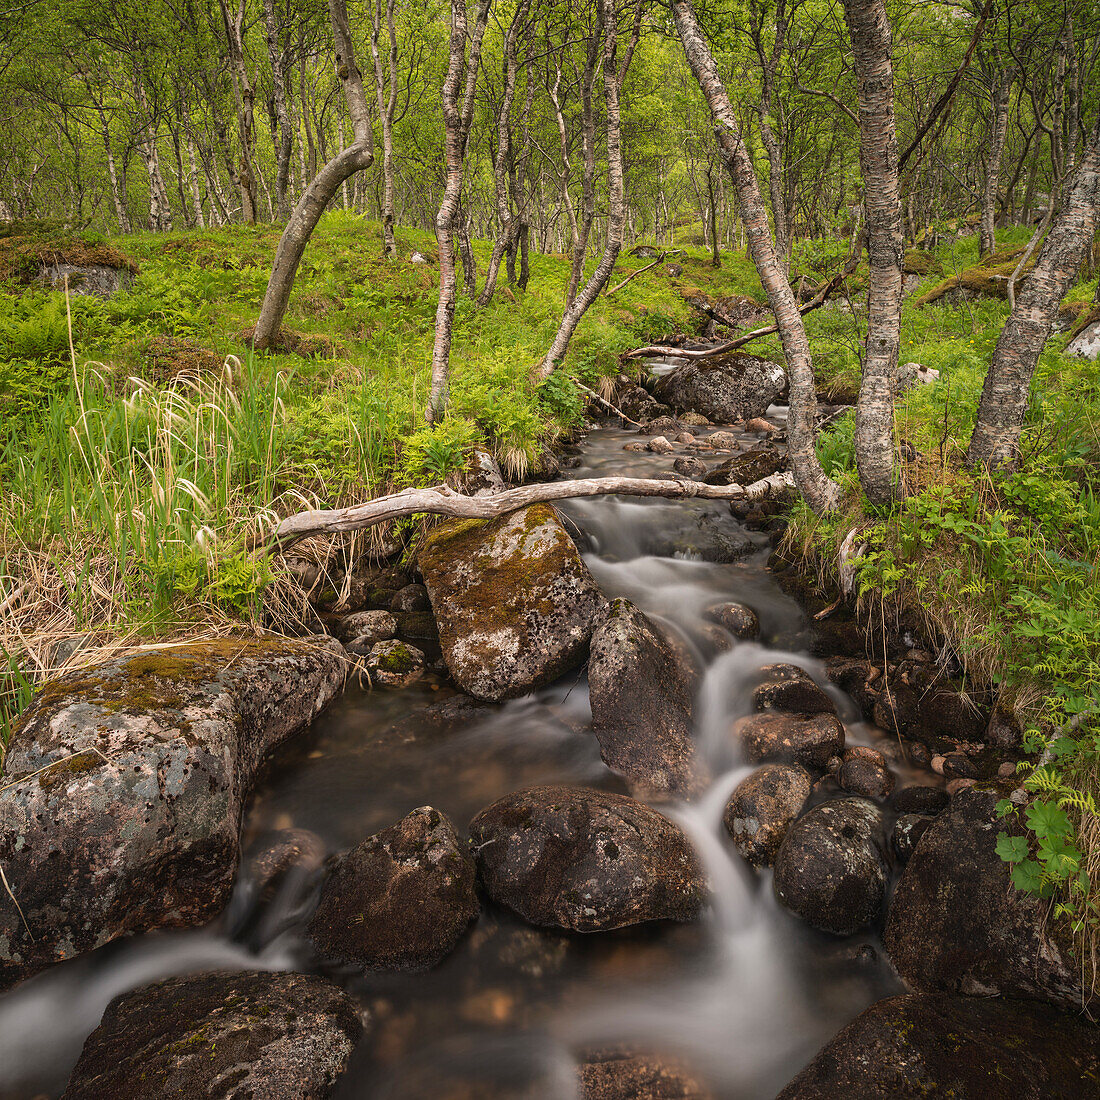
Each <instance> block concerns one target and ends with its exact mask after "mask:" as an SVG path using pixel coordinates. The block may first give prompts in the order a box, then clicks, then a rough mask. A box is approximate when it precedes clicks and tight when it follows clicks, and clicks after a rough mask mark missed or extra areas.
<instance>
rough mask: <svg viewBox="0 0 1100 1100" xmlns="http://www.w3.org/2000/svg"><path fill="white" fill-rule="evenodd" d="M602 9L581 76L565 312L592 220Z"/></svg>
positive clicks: (573, 297)
mask: <svg viewBox="0 0 1100 1100" xmlns="http://www.w3.org/2000/svg"><path fill="white" fill-rule="evenodd" d="M603 20H604V16H603V8H602V6H601V5H599V4H597V5H596V24H595V26H594V27H593V28H592V34H591V36H590V37H589V39H588V50H587V53H586V57H585V64H584V72H583V74H582V76H581V165H582V167H581V217H580V225H579V233H578V234H577V236H576V238H575V239H574V243H573V263H572V265H571V268H570V272H569V286H568V287H567V288H566V291H565V306H566V309H572V307H573V302H574V301H575V300H576V297H577V291H578V290H579V289H580V285H581V280H582V279H583V278H584V261H585V258H586V257H587V255H588V238H589V237H590V236H591V234H592V223H593V221H595V218H596V112H595V107H594V105H593V103H592V87H593V84H594V82H595V79H596V69H597V67H598V66H599V63H600V57H601V56H602V49H601V47H602V42H603V29H604V24H603Z"/></svg>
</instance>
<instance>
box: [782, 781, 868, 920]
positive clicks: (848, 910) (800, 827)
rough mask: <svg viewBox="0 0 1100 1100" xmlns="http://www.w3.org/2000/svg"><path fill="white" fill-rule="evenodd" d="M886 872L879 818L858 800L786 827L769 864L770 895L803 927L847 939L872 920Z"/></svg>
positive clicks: (818, 810) (824, 807) (835, 803)
mask: <svg viewBox="0 0 1100 1100" xmlns="http://www.w3.org/2000/svg"><path fill="white" fill-rule="evenodd" d="M888 872H889V868H888V865H887V862H886V856H885V838H884V836H883V823H882V813H881V812H880V810H879V809H878V807H877V806H875V805H874V803H872V802H868V801H866V800H865V799H862V798H838V799H833V800H831V801H829V802H823V803H821V805H820V806H815V807H814V808H813V809H812V810H810V812H809V813H808V814H806V815H805V816H804V817H801V818H799V819H798V821H796V822H795V823H794V825H793V826H791V829H790V831H789V832H788V833H787V835H786V836H785V837H784V838H783V843H782V844H781V845H780V848H779V855H778V856H777V857H776V861H775V896H776V897H777V898H778V899H779V901H780V903H781V904H782V905H783V906H784V907H785V908H787V909H789V910H790V911H791V912H792V913H794V914H796V915H797V916H799V917H801V918H802V919H803V920H804V921H806V923H807V924H811V925H813V926H814V928H820V929H821V930H822V931H824V932H832V933H834V934H835V935H838V936H847V935H850V934H851V933H853V932H858V931H859V930H860V929H861V928H866V927H867V926H868V925H870V924H872V923H874V921H876V920H877V919H878V916H879V914H880V912H881V911H882V903H883V900H884V898H885V896H886V878H887V874H888Z"/></svg>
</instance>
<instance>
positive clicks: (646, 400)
mask: <svg viewBox="0 0 1100 1100" xmlns="http://www.w3.org/2000/svg"><path fill="white" fill-rule="evenodd" d="M615 400H616V404H617V405H618V407H619V408H620V409H621V410H622V411H623V412H624V413H626V415H627V416H628V417H630V419H631V420H633V421H634V423H635V424H641V423H644V422H645V421H647V420H654V419H655V418H656V417H658V416H661V415H662V414H663V413H666V412H668V406H667V405H662V404H661V403H660V402H659V401H658V400H657V399H656V398H655V397H654V396H653V394H651V393H650V392H649V390H647V389H646V388H645V387H644V386H628V387H627V388H626V389H625V390H623V392H622V393H620V394H619V395H618V396H617V398H616V399H615Z"/></svg>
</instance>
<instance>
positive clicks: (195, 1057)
mask: <svg viewBox="0 0 1100 1100" xmlns="http://www.w3.org/2000/svg"><path fill="white" fill-rule="evenodd" d="M362 1032H363V1024H362V1021H361V1019H360V1016H359V1011H358V1008H357V1007H356V1004H355V1002H354V1001H353V1000H352V999H351V997H349V996H348V995H347V994H346V993H345V992H344V991H343V990H342V989H340V987H339V986H337V985H334V984H333V983H332V982H330V981H327V980H325V979H324V978H318V977H314V976H313V975H311V974H277V973H268V972H256V971H243V972H241V973H237V974H222V973H212V974H195V975H191V976H189V977H184V978H169V979H168V980H167V981H164V982H158V983H156V984H155V985H150V986H145V987H144V988H142V989H137V990H134V991H132V992H130V993H124V994H122V996H120V997H116V998H115V999H114V1000H113V1001H112V1002H111V1003H110V1004H109V1005H108V1006H107V1011H106V1012H105V1013H104V1014H103V1020H102V1022H101V1023H100V1025H99V1027H97V1028H96V1029H95V1031H93V1032H92V1034H91V1035H89V1036H88V1039H87V1041H86V1042H85V1043H84V1050H83V1052H82V1053H81V1055H80V1060H79V1061H78V1062H77V1064H76V1068H75V1069H74V1070H73V1073H72V1077H71V1078H70V1079H69V1086H68V1088H67V1089H66V1090H65V1094H64V1098H63V1100H103V1098H104V1097H108V1096H109V1097H111V1098H112V1100H147V1098H151V1097H159V1096H163V1097H168V1096H179V1097H188V1098H189V1100H202V1098H209V1100H214V1098H215V1097H246V1096H254V1097H260V1096H262V1097H264V1100H321V1098H322V1097H325V1096H328V1095H329V1093H330V1091H331V1089H332V1087H333V1085H334V1084H335V1083H336V1081H337V1079H338V1078H339V1076H340V1075H341V1074H342V1073H343V1072H344V1070H345V1068H346V1067H347V1064H348V1059H349V1058H350V1056H351V1052H352V1051H353V1050H354V1049H355V1045H356V1043H358V1041H359V1038H360V1036H361V1035H362Z"/></svg>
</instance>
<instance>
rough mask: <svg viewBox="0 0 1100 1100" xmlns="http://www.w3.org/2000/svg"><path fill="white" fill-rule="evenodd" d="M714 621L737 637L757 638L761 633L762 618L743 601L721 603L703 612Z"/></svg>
mask: <svg viewBox="0 0 1100 1100" xmlns="http://www.w3.org/2000/svg"><path fill="white" fill-rule="evenodd" d="M703 614H704V615H705V616H706V617H707V618H708V619H710V621H711V622H712V623H717V624H718V625H719V626H720V627H722V628H723V629H725V630H728V631H729V632H730V633H731V634H732V635H733V636H734V637H735V638H740V639H743V640H744V639H748V638H756V637H758V636H759V634H760V618H759V616H758V615H757V614H756V612H755V611H753V609H752V608H751V607H746V606H745V605H744V604H743V603H720V604H715V605H714V606H713V607H708V608H707V609H706V611H705V612H704V613H703Z"/></svg>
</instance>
